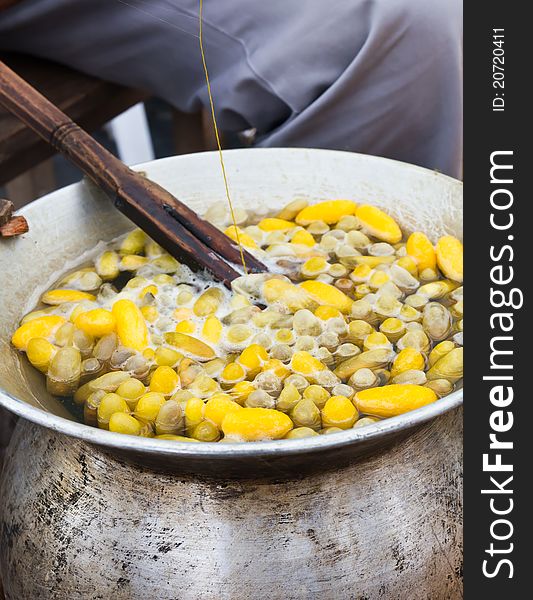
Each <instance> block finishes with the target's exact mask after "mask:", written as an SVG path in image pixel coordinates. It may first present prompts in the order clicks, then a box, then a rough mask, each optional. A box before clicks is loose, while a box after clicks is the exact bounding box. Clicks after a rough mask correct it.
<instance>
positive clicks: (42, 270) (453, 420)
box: [0, 149, 462, 600]
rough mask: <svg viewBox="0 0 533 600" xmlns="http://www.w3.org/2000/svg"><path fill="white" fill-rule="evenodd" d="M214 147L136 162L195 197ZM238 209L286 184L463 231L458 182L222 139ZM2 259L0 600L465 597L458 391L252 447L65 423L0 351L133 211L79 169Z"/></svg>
mask: <svg viewBox="0 0 533 600" xmlns="http://www.w3.org/2000/svg"><path fill="white" fill-rule="evenodd" d="M217 161H218V158H217V156H216V154H214V153H206V154H195V155H189V156H182V157H173V158H168V159H163V160H159V161H155V162H153V163H150V164H148V165H144V166H142V167H141V168H142V169H143V170H145V171H147V173H148V175H149V176H150V177H151V178H153V179H155V180H156V181H158V182H159V183H160V184H162V185H163V186H165V187H167V188H168V189H170V190H171V191H172V192H173V193H175V194H176V195H177V196H178V197H179V198H180V199H181V200H182V201H185V202H187V203H188V204H189V205H190V206H191V207H193V208H194V209H196V210H198V211H199V212H202V211H203V210H205V208H206V207H207V206H208V205H209V203H210V202H212V201H213V200H221V199H224V187H223V183H222V180H221V177H220V171H219V166H218V164H217ZM226 163H227V168H228V172H229V180H230V185H231V191H232V195H233V199H234V202H235V204H236V205H242V206H248V207H253V208H254V209H257V210H263V209H264V210H267V209H273V208H276V207H280V206H281V205H283V204H284V203H286V202H287V201H288V200H290V199H292V198H293V197H294V196H295V195H298V196H304V197H309V198H311V199H324V198H333V197H345V198H354V199H358V200H360V201H368V202H370V203H374V204H377V205H378V206H381V207H384V208H386V209H387V210H388V211H390V212H391V213H392V214H393V215H394V216H395V217H396V218H397V219H398V220H399V221H400V222H401V223H402V225H403V226H404V227H405V228H407V230H413V229H415V228H416V229H420V230H423V231H426V232H430V233H431V235H432V236H433V237H437V236H439V235H442V234H443V233H453V234H454V235H459V236H461V233H462V231H461V229H462V221H461V215H462V208H461V203H462V200H461V193H462V186H461V184H460V183H459V182H457V181H455V180H452V179H450V178H448V177H445V176H443V175H440V174H437V173H434V172H431V171H428V170H425V169H421V168H418V167H414V166H411V165H407V164H403V163H399V162H395V161H390V160H386V159H382V158H376V157H369V156H362V155H357V154H348V153H343V152H334V151H327V150H307V149H265V150H238V151H231V152H227V153H226ZM23 212H24V214H25V215H26V217H27V218H28V220H29V221H30V226H31V230H30V233H29V234H28V235H26V236H24V238H22V239H18V240H14V241H10V242H8V243H7V244H6V245H5V246H4V245H3V246H2V249H1V253H0V272H2V273H4V274H9V276H8V277H6V279H7V281H6V284H5V285H3V286H2V288H1V289H0V305H1V306H2V311H1V315H0V339H1V342H0V386H1V387H2V388H3V389H2V390H1V391H0V406H4V407H6V408H7V409H8V410H11V411H12V412H13V413H15V414H17V415H19V416H20V417H23V419H22V420H20V421H19V424H18V426H17V429H16V431H15V434H14V436H13V439H12V441H11V444H10V447H9V448H8V451H7V454H6V460H5V465H4V472H3V481H2V487H1V490H0V536H1V537H0V548H1V549H2V550H1V553H2V555H1V557H0V574H1V576H2V579H3V583H4V587H5V593H6V596H7V598H16V599H21V598H24V599H25V598H43V599H52V598H53V599H62V598H69V599H73V598H82V599H84V600H85V599H89V598H95V599H96V598H111V597H112V598H114V599H116V600H119V599H136V598H155V597H157V598H160V599H167V598H168V599H171V598H179V599H180V600H181V599H196V598H202V599H204V598H205V599H211V598H212V599H219V598H220V599H221V598H228V599H238V600H240V599H244V598H269V599H270V598H272V599H274V598H284V599H286V598H319V597H320V598H335V599H343V598H361V599H362V598H369V599H374V598H391V599H393V598H399V599H408V600H416V599H419V598H420V599H426V598H428V599H429V598H430V599H431V600H437V599H440V598H442V599H453V598H459V597H461V583H460V579H459V574H460V566H461V538H462V531H461V439H462V435H461V413H460V405H461V403H462V390H459V391H456V392H454V393H453V394H451V395H449V396H448V397H446V398H444V399H442V400H439V401H437V402H436V403H434V404H432V405H430V406H426V407H424V408H422V409H419V410H417V411H413V412H411V413H408V414H406V415H402V416H400V417H395V418H392V419H388V420H386V421H383V422H380V423H377V424H374V425H370V426H368V427H364V428H361V429H353V430H349V431H346V432H343V433H339V434H336V435H329V436H320V437H316V438H307V439H302V440H284V441H279V442H260V443H254V444H194V445H193V444H187V443H177V442H167V441H161V440H153V439H139V438H131V437H129V436H123V435H118V434H114V433H111V432H108V431H102V430H98V429H94V428H90V427H87V426H85V425H82V424H80V423H78V422H76V421H75V420H74V419H73V417H72V416H71V415H70V414H69V413H68V411H66V409H65V408H64V407H63V405H62V403H61V402H60V401H59V400H57V399H55V398H52V397H50V396H49V395H48V394H47V393H46V390H45V387H44V385H43V381H42V377H41V375H40V374H39V373H36V372H34V371H33V370H32V369H31V368H30V367H28V366H27V365H26V363H25V361H23V360H20V357H19V356H17V355H16V353H15V352H13V350H12V349H11V348H10V346H9V343H8V340H9V338H10V335H11V332H12V330H13V328H14V326H15V325H16V323H17V321H18V320H19V319H20V317H21V316H22V315H23V313H24V312H25V311H26V310H28V309H29V308H30V307H31V306H32V305H33V304H35V301H36V298H37V297H38V294H39V292H40V291H42V290H43V288H45V287H46V286H47V284H48V283H49V282H51V281H53V280H54V279H55V278H56V277H57V274H58V272H61V271H64V270H65V269H66V268H68V267H69V266H70V265H74V264H76V263H78V264H79V262H80V261H83V259H84V257H88V256H89V255H90V251H91V249H92V248H93V247H94V246H95V244H96V242H97V241H99V240H102V241H109V240H111V239H113V238H114V237H116V236H117V235H119V234H121V233H123V232H124V231H125V230H126V229H127V228H128V227H131V224H130V223H129V222H128V221H127V220H126V219H125V218H124V217H122V216H121V215H120V214H119V213H118V212H116V211H115V209H114V208H113V207H112V205H111V203H110V202H109V201H108V200H106V199H104V198H102V196H101V195H100V194H98V193H97V192H96V191H95V190H94V189H92V188H91V187H90V186H89V185H87V184H84V183H80V184H76V185H73V186H70V187H67V188H65V189H62V190H59V191H57V192H54V193H52V194H50V195H48V196H46V197H44V198H42V199H40V200H38V201H36V202H34V203H33V204H31V205H30V206H28V207H27V208H26V209H25V210H24V211H23Z"/></svg>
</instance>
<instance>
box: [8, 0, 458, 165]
mask: <svg viewBox="0 0 533 600" xmlns="http://www.w3.org/2000/svg"><path fill="white" fill-rule="evenodd" d="M204 32H205V47H206V56H207V62H208V67H209V71H210V78H211V81H212V88H213V94H214V99H215V105H216V109H217V116H218V119H219V125H220V127H221V128H222V129H223V130H226V131H241V130H244V129H247V128H256V129H257V131H258V136H257V141H256V144H257V145H259V146H309V147H322V148H334V149H342V150H351V151H357V152H364V153H368V154H376V155H381V156H387V157H391V158H396V159H399V160H403V161H407V162H412V163H415V164H419V165H423V166H426V167H429V168H435V169H438V170H440V171H442V172H444V173H447V174H449V175H452V176H456V177H457V176H459V174H460V172H461V163H462V2H461V0H335V1H334V2H332V1H330V2H327V1H326V0H225V1H221V0H204ZM0 49H2V50H17V51H22V52H26V53H31V54H36V55H39V56H43V57H47V58H50V59H53V60H56V61H58V62H62V63H65V64H67V65H69V66H71V67H74V68H76V69H79V70H81V71H85V72H87V73H90V74H94V75H98V76H100V77H103V78H105V79H108V80H110V81H115V82H118V83H122V84H126V85H129V86H134V87H139V88H143V89H146V90H148V91H150V92H152V93H153V94H155V95H157V96H159V97H162V98H164V99H166V100H167V101H169V102H170V103H171V104H173V105H174V106H176V107H177V108H179V109H181V110H185V111H193V110H197V109H198V108H200V106H201V105H206V103H207V92H206V85H205V81H204V75H203V71H202V65H201V60H200V53H199V45H198V0H23V1H22V2H21V3H20V4H18V5H17V6H15V7H14V8H11V9H7V10H6V11H4V12H1V13H0Z"/></svg>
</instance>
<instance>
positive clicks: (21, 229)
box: [0, 215, 29, 238]
mask: <svg viewBox="0 0 533 600" xmlns="http://www.w3.org/2000/svg"><path fill="white" fill-rule="evenodd" d="M28 231H29V227H28V221H26V219H25V218H24V217H23V216H22V215H17V216H15V217H12V218H11V219H10V220H9V221H8V222H7V223H5V224H4V225H0V236H1V237H5V238H9V237H16V236H17V235H22V234H23V233H27V232H28Z"/></svg>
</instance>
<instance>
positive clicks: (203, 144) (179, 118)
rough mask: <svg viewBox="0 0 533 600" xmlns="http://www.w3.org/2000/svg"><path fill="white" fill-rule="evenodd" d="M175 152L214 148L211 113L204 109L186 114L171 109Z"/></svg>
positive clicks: (182, 152)
mask: <svg viewBox="0 0 533 600" xmlns="http://www.w3.org/2000/svg"><path fill="white" fill-rule="evenodd" d="M172 120H173V122H174V148H175V150H176V154H189V153H192V152H204V151H206V150H216V148H217V143H216V138H215V132H214V129H213V123H212V121H211V114H210V113H208V112H207V111H206V110H203V111H201V112H199V113H195V114H188V113H183V112H181V111H179V110H176V109H172Z"/></svg>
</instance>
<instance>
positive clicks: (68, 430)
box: [0, 148, 463, 460]
mask: <svg viewBox="0 0 533 600" xmlns="http://www.w3.org/2000/svg"><path fill="white" fill-rule="evenodd" d="M251 150H253V151H254V152H262V153H263V152H264V153H268V152H272V151H274V152H280V151H282V152H286V153H303V152H309V151H312V152H313V153H328V154H333V153H337V154H342V155H345V154H351V155H356V156H358V158H359V159H363V160H378V161H379V162H383V161H385V162H393V163H396V164H404V165H407V166H408V167H409V168H410V169H414V170H418V171H424V172H426V173H432V175H434V176H435V177H438V178H444V179H447V180H450V181H453V182H454V183H455V184H457V183H460V184H461V185H462V182H460V181H458V180H456V179H454V178H452V177H449V176H448V175H444V174H442V173H438V172H436V171H431V170H430V169H425V168H424V167H420V166H417V165H411V164H409V163H402V162H401V161H397V160H393V159H388V158H383V157H377V156H370V155H365V154H359V153H355V152H350V153H348V152H343V151H339V150H323V149H311V148H254V149H237V150H225V151H224V153H225V154H229V153H231V154H232V155H234V154H239V153H243V152H246V153H248V152H250V151H251ZM198 154H203V155H215V154H217V152H216V151H214V152H202V153H198ZM189 156H196V155H183V156H182V157H180V158H184V159H186V158H187V157H189ZM175 159H176V157H166V158H162V159H158V160H155V161H150V162H148V163H143V164H140V165H136V166H135V167H134V168H135V169H138V170H143V169H145V168H149V166H150V165H153V164H154V163H156V162H158V163H160V162H163V161H171V160H175ZM78 185H80V182H78V183H74V184H72V185H70V186H66V187H65V188H63V189H64V190H66V189H68V188H71V187H75V186H78ZM55 192H57V190H55V191H54V192H51V194H54V193H55ZM51 194H47V195H45V196H43V197H42V198H39V199H37V200H34V201H33V202H31V203H30V204H28V205H26V206H25V207H24V208H23V209H22V210H21V211H19V214H24V213H25V212H26V211H27V210H28V209H29V208H30V207H32V208H35V207H37V206H38V205H39V204H41V203H46V202H47V201H48V197H49V196H50V195H51ZM462 403H463V388H461V389H458V390H456V391H455V392H452V393H451V394H449V395H448V396H446V397H444V398H441V399H438V400H436V401H435V402H434V403H432V404H429V405H427V406H424V407H422V408H419V409H416V410H413V411H410V412H407V413H404V414H403V415H399V416H396V417H390V418H388V419H385V420H383V421H379V422H377V423H373V424H371V425H367V426H365V427H362V428H356V429H348V430H346V431H343V432H339V433H336V434H335V435H320V436H313V437H309V438H302V439H297V440H271V441H262V442H252V443H237V442H235V443H224V444H220V443H217V442H212V443H201V444H195V443H191V442H176V441H172V440H160V439H155V438H144V437H137V436H129V435H124V434H120V433H113V432H111V431H106V430H103V429H97V428H95V427H90V426H89V425H85V424H82V423H78V422H77V421H71V420H69V419H65V418H63V417H59V416H57V415H54V414H52V413H49V412H47V411H45V410H43V409H41V408H38V407H35V406H31V405H30V404H28V403H26V402H24V401H22V400H19V399H18V398H16V397H14V396H12V395H11V394H9V393H7V392H6V391H5V390H3V389H2V388H0V406H1V407H3V408H5V409H7V410H9V411H10V412H12V413H13V414H15V415H17V416H19V417H21V418H23V419H26V420H28V421H31V422H33V423H35V424H37V425H41V426H43V427H45V428H47V429H50V430H52V431H56V432H58V433H62V434H65V435H68V436H70V437H74V438H77V439H80V440H83V441H85V442H88V443H91V444H95V445H98V446H104V447H108V448H113V449H116V450H120V451H126V452H128V451H131V452H135V453H141V454H158V455H163V456H167V457H182V458H184V457H191V458H192V457H194V458H202V457H205V458H206V459H210V460H217V459H220V460H224V459H228V458H235V459H245V458H267V457H272V456H281V455H298V454H306V453H309V452H311V453H315V452H322V451H324V450H326V449H330V450H332V449H335V448H342V447H345V446H352V445H356V444H357V445H359V444H363V443H364V442H368V441H370V440H375V439H377V438H383V440H384V441H385V440H386V439H387V437H388V435H389V434H393V433H399V432H401V431H404V430H408V429H411V428H413V427H416V426H419V425H422V424H424V423H427V422H428V421H431V420H433V419H435V418H436V417H438V416H440V415H443V414H444V413H446V412H448V411H450V410H453V409H454V408H457V407H459V406H460V405H461V404H462Z"/></svg>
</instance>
